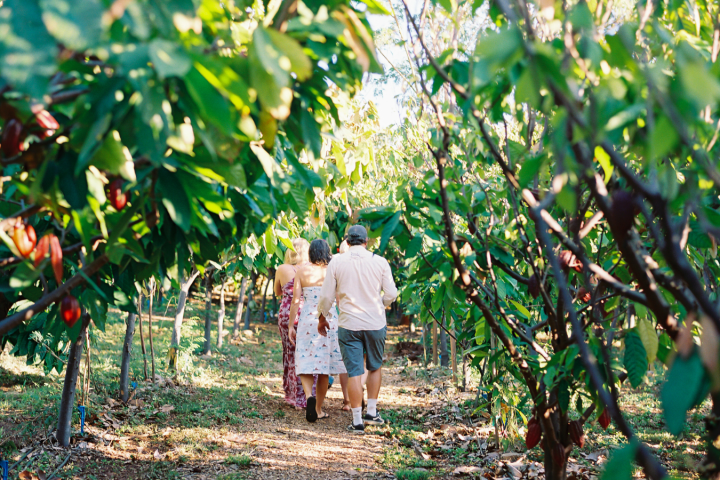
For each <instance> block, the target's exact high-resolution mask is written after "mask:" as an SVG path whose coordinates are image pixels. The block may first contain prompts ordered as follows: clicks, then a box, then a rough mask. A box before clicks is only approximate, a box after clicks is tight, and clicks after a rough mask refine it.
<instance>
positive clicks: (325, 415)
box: [317, 412, 330, 420]
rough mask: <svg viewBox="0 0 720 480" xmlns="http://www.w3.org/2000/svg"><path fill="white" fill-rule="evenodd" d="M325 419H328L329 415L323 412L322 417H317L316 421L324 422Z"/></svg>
mask: <svg viewBox="0 0 720 480" xmlns="http://www.w3.org/2000/svg"><path fill="white" fill-rule="evenodd" d="M326 418H330V414H329V413H327V412H323V414H322V415H318V417H317V419H318V420H325V419H326Z"/></svg>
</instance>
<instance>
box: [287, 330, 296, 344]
mask: <svg viewBox="0 0 720 480" xmlns="http://www.w3.org/2000/svg"><path fill="white" fill-rule="evenodd" d="M295 335H296V334H295V325H290V328H288V336H289V337H290V343H291V344H292V345H295Z"/></svg>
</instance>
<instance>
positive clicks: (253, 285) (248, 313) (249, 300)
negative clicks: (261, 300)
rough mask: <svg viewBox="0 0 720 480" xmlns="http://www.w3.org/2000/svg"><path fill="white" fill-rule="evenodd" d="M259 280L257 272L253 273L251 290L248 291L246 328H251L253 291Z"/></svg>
mask: <svg viewBox="0 0 720 480" xmlns="http://www.w3.org/2000/svg"><path fill="white" fill-rule="evenodd" d="M256 281H257V274H255V273H253V274H252V277H251V278H250V291H249V292H248V306H247V310H246V311H245V330H250V310H251V308H250V302H251V301H252V295H253V291H254V290H255V282H256Z"/></svg>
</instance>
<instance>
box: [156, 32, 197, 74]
mask: <svg viewBox="0 0 720 480" xmlns="http://www.w3.org/2000/svg"><path fill="white" fill-rule="evenodd" d="M148 53H149V54H150V60H152V63H153V67H155V71H156V72H157V74H158V76H159V77H160V78H163V79H164V78H167V77H182V76H184V75H185V74H186V73H188V71H189V70H190V67H192V62H191V60H190V57H188V55H187V53H185V51H184V50H183V49H182V47H180V45H179V44H178V43H177V42H172V41H170V40H163V39H161V38H156V39H154V40H153V41H152V42H150V50H149V52H148Z"/></svg>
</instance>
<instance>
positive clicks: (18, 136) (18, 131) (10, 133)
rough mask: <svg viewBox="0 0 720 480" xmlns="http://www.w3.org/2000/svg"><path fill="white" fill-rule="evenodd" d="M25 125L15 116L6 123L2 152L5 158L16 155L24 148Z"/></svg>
mask: <svg viewBox="0 0 720 480" xmlns="http://www.w3.org/2000/svg"><path fill="white" fill-rule="evenodd" d="M22 131H23V125H22V123H20V122H19V121H18V120H17V119H15V118H13V119H11V120H8V121H7V123H5V128H3V132H2V152H3V155H5V158H9V157H14V156H15V155H17V154H18V153H20V150H21V149H22Z"/></svg>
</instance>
